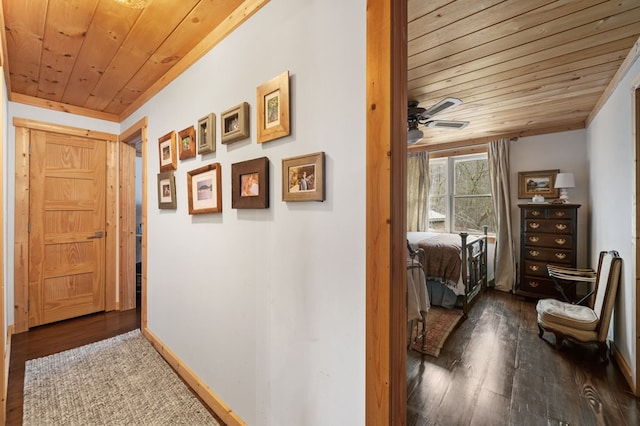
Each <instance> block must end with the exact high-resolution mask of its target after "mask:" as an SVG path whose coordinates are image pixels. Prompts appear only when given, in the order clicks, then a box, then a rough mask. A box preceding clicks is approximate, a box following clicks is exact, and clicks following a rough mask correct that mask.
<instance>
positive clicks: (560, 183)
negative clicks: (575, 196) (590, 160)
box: [553, 173, 576, 203]
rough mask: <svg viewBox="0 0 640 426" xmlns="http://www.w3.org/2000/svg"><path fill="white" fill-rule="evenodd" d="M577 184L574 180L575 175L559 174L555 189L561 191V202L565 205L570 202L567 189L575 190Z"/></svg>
mask: <svg viewBox="0 0 640 426" xmlns="http://www.w3.org/2000/svg"><path fill="white" fill-rule="evenodd" d="M575 186H576V183H575V180H574V179H573V173H558V175H557V176H556V182H555V185H553V187H554V188H559V189H560V200H561V201H562V202H563V203H568V202H569V194H568V193H567V188H575Z"/></svg>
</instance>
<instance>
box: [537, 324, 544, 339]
mask: <svg viewBox="0 0 640 426" xmlns="http://www.w3.org/2000/svg"><path fill="white" fill-rule="evenodd" d="M543 334H544V329H543V328H542V326H541V325H540V323H538V337H539V338H541V339H542V335H543Z"/></svg>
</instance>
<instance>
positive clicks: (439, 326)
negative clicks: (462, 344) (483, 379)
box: [411, 306, 462, 357]
mask: <svg viewBox="0 0 640 426" xmlns="http://www.w3.org/2000/svg"><path fill="white" fill-rule="evenodd" d="M461 318H462V311H461V310H460V309H455V308H453V309H446V308H441V307H439V306H432V307H431V308H430V309H429V312H428V313H427V332H426V339H427V346H426V350H422V338H421V337H420V338H417V339H416V337H417V331H416V327H414V329H413V330H412V336H411V337H412V340H411V341H412V342H413V341H414V339H415V340H416V341H415V342H414V343H413V344H412V345H411V349H413V350H414V351H418V352H420V353H423V354H426V355H431V356H433V357H437V356H438V355H440V350H441V349H442V347H443V346H444V342H446V340H447V337H449V335H450V334H451V332H452V331H453V329H454V328H455V326H456V325H457V324H458V322H459V321H460V319H461ZM421 327H422V326H421V325H418V331H419V329H420V328H421Z"/></svg>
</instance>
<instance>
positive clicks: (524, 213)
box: [516, 204, 580, 298]
mask: <svg viewBox="0 0 640 426" xmlns="http://www.w3.org/2000/svg"><path fill="white" fill-rule="evenodd" d="M518 207H520V282H519V283H518V286H517V290H516V293H517V294H519V295H521V296H527V297H536V298H542V297H553V298H560V293H559V292H558V291H557V290H556V289H555V287H554V284H553V281H552V280H551V278H549V275H548V273H547V264H548V263H552V264H555V265H561V266H567V267H571V268H575V267H576V258H577V254H576V251H577V240H578V232H577V229H578V228H577V225H578V208H579V207H580V204H519V205H518ZM570 293H571V292H570ZM570 293H568V294H567V295H568V296H569V297H573V296H574V295H573V294H570Z"/></svg>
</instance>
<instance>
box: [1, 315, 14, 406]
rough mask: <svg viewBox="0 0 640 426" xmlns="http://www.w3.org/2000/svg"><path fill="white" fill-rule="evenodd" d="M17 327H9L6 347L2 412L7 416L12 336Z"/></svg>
mask: <svg viewBox="0 0 640 426" xmlns="http://www.w3.org/2000/svg"><path fill="white" fill-rule="evenodd" d="M14 330H15V327H14V325H13V324H11V325H9V327H7V341H6V344H5V346H4V348H5V351H6V352H5V353H4V365H3V367H4V377H3V378H4V383H2V412H3V413H4V414H5V415H6V413H7V390H8V388H9V365H10V363H11V336H13V332H14Z"/></svg>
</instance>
